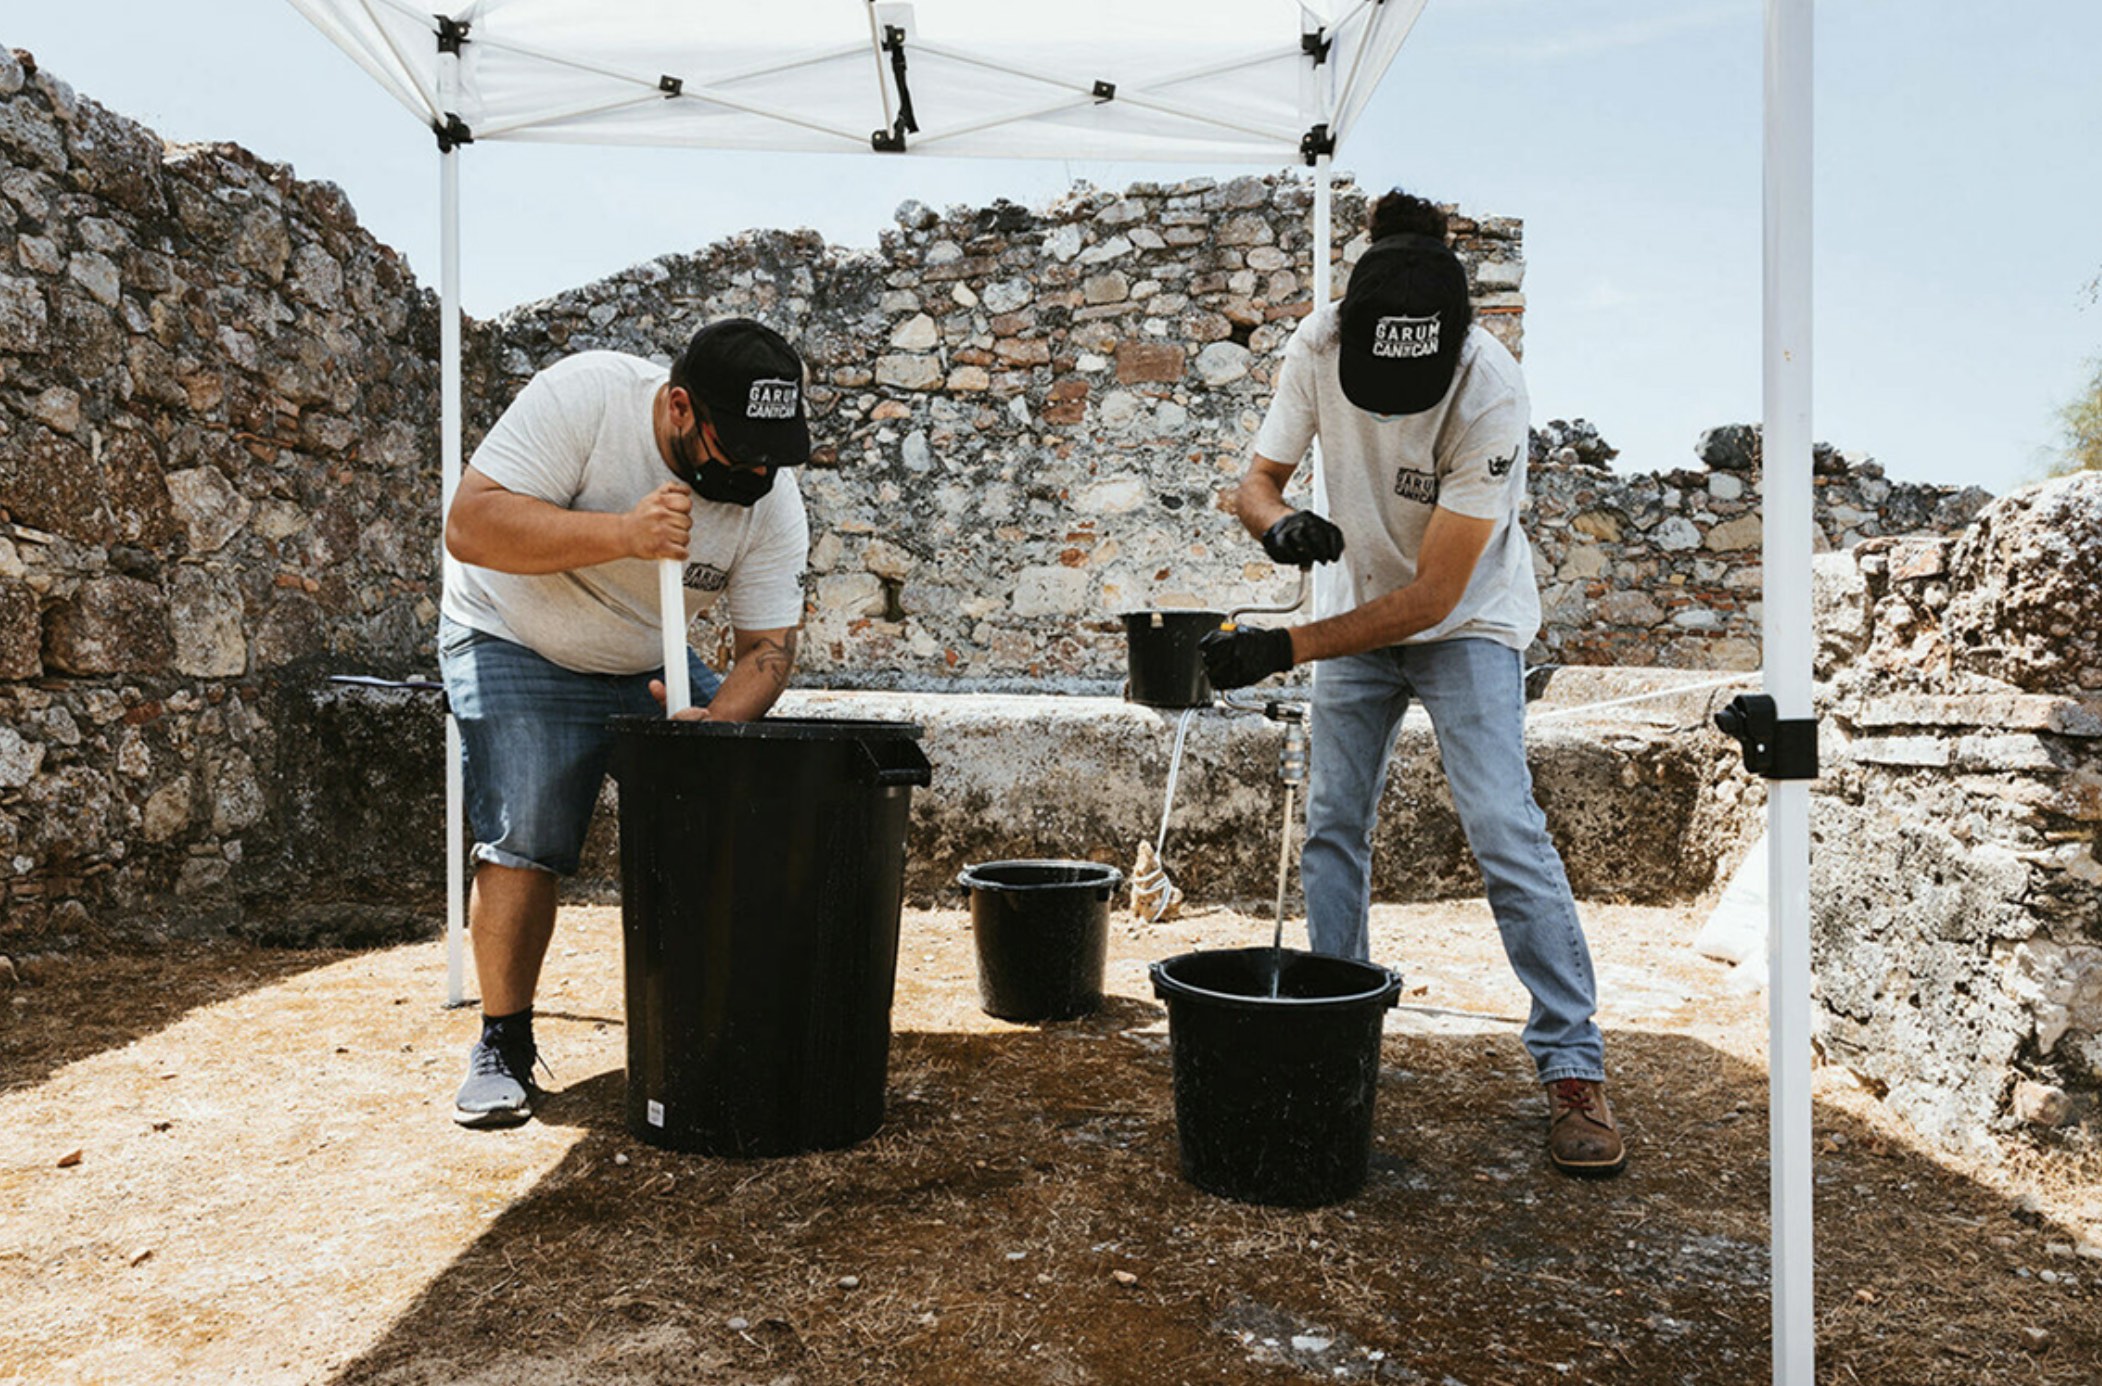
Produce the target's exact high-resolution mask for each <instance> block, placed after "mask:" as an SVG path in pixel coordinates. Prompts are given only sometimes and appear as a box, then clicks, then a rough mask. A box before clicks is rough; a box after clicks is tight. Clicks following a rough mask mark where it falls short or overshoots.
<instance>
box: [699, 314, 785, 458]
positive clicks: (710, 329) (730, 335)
mask: <svg viewBox="0 0 2102 1386" xmlns="http://www.w3.org/2000/svg"><path fill="white" fill-rule="evenodd" d="M671 383H672V384H674V385H677V386H678V387H679V388H680V389H682V390H684V391H686V393H687V394H689V395H691V396H692V397H693V399H694V402H695V403H696V404H699V405H701V406H702V407H703V408H705V409H706V410H707V411H708V419H709V422H711V423H713V424H714V425H715V432H716V436H717V437H719V438H721V439H722V443H723V451H724V452H726V453H728V454H729V457H730V461H731V462H732V463H734V464H735V465H737V466H740V467H799V466H801V465H802V464H803V463H805V462H808V461H809V460H810V423H809V420H808V418H807V417H806V416H805V414H804V412H803V358H802V357H801V356H799V355H797V354H796V349H795V348H794V347H792V346H790V345H789V344H788V339H787V338H785V337H783V336H782V335H781V334H780V333H778V332H776V331H774V329H772V328H771V327H768V326H767V325H766V324H764V323H761V322H755V321H753V320H752V319H751V318H724V319H723V320H722V321H720V322H711V323H709V324H708V325H707V326H706V327H703V328H702V329H701V330H700V331H698V332H696V333H694V334H693V338H692V340H691V341H689V342H687V343H686V349H685V350H684V351H682V352H680V353H679V359H678V360H676V361H674V362H672V368H671Z"/></svg>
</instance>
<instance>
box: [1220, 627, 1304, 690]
mask: <svg viewBox="0 0 2102 1386" xmlns="http://www.w3.org/2000/svg"><path fill="white" fill-rule="evenodd" d="M1197 649H1198V652H1199V653H1201V654H1202V655H1203V656H1204V672H1205V674H1206V676H1208V677H1209V678H1210V679H1211V681H1212V687H1213V688H1217V689H1227V688H1239V687H1241V686H1242V685H1244V684H1250V683H1256V682H1259V681H1260V680H1263V679H1266V678H1269V677H1270V676H1271V675H1272V674H1282V673H1283V672H1284V671H1285V670H1287V669H1289V668H1291V667H1292V632H1291V631H1290V630H1289V629H1288V628H1286V627H1284V626H1272V627H1260V626H1244V627H1242V628H1241V629H1240V630H1214V631H1207V632H1205V636H1204V638H1203V639H1202V640H1199V641H1198V642H1197Z"/></svg>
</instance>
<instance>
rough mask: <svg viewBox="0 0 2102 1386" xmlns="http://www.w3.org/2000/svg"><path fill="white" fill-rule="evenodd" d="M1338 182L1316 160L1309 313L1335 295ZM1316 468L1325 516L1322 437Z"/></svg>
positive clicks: (1319, 509)
mask: <svg viewBox="0 0 2102 1386" xmlns="http://www.w3.org/2000/svg"><path fill="white" fill-rule="evenodd" d="M1335 183H1336V176H1335V170H1334V168H1333V167H1331V165H1330V161H1329V156H1328V155H1326V154H1319V155H1316V156H1315V157H1314V305H1313V308H1312V309H1311V310H1310V311H1312V312H1316V313H1318V312H1320V311H1321V310H1322V309H1323V308H1326V307H1327V306H1328V304H1329V300H1330V299H1331V298H1332V297H1334V295H1335V278H1336V276H1335V271H1334V269H1333V268H1331V267H1330V265H1329V256H1330V253H1331V250H1332V247H1333V246H1334V244H1335V239H1336V228H1335V190H1336V188H1335ZM1279 460H1282V459H1279ZM1313 466H1314V513H1315V514H1317V515H1326V514H1328V473H1327V471H1326V469H1324V468H1323V467H1322V465H1321V440H1320V439H1319V438H1316V439H1315V440H1314V445H1313ZM1333 566H1334V565H1332V564H1322V565H1318V566H1316V568H1315V570H1314V592H1315V597H1314V611H1315V612H1316V613H1317V614H1318V613H1320V612H1323V611H1328V610H1331V609H1332V608H1331V607H1330V606H1329V604H1328V603H1326V602H1324V601H1322V600H1321V595H1320V594H1321V586H1322V583H1323V581H1324V579H1325V576H1326V573H1325V570H1326V569H1327V568H1329V567H1333ZM1309 677H1312V678H1317V679H1318V678H1320V677H1321V670H1320V667H1319V666H1318V665H1316V666H1315V668H1314V670H1313V671H1312V673H1311V674H1310V676H1309Z"/></svg>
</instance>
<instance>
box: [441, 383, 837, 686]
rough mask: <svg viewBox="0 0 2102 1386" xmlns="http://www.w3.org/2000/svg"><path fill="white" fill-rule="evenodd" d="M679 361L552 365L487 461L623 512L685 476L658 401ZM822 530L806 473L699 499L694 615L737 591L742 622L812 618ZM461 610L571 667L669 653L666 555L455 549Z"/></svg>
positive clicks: (518, 478) (631, 667) (575, 504)
mask: <svg viewBox="0 0 2102 1386" xmlns="http://www.w3.org/2000/svg"><path fill="white" fill-rule="evenodd" d="M666 375H667V372H666V370H665V368H664V367H663V366H659V365H654V364H652V363H651V362H649V361H645V360H643V359H642V358H640V357H637V356H628V355H625V354H623V353H621V352H615V351H587V352H583V353H580V354H578V355H576V356H572V357H569V358H568V359H566V360H563V361H558V362H556V363H555V364H554V365H552V366H549V367H548V368H547V369H546V370H544V371H541V372H540V373H539V374H538V375H536V376H534V377H533V378H532V379H531V380H530V381H528V382H526V387H525V388H524V389H523V390H521V391H519V393H518V398H517V399H515V400H513V401H512V402H511V407H510V408H508V409H506V410H505V411H504V413H503V417H502V418H500V419H498V420H497V421H496V426H495V427H494V428H492V429H490V430H489V434H488V436H487V437H486V438H484V439H483V440H482V445H481V446H480V447H479V448H476V449H475V453H474V467H475V470H476V471H478V472H480V473H482V475H484V476H486V477H488V478H489V479H490V480H491V481H493V482H495V483H496V484H497V485H499V486H501V487H503V488H504V489H505V490H506V491H512V492H516V493H517V494H519V495H524V496H533V497H535V498H537V499H539V500H544V501H547V502H549V503H551V504H554V505H559V506H561V507H562V508H563V509H565V510H589V511H596V512H599V513H602V514H621V513H625V512H626V511H629V510H632V509H633V508H634V507H635V505H636V504H637V503H638V502H640V501H641V500H642V498H643V497H644V496H647V495H648V494H649V493H650V492H652V491H654V490H656V489H657V488H658V487H659V486H662V485H663V484H664V483H665V482H667V481H673V480H676V479H677V478H675V477H674V476H673V474H672V472H671V470H670V468H668V467H666V466H665V464H664V458H663V454H661V453H660V452H658V450H657V437H656V432H655V429H654V427H653V424H652V418H653V414H652V407H653V405H654V404H655V401H656V397H657V387H658V386H660V385H663V384H664V383H665V380H666ZM809 549H810V528H809V524H808V522H807V521H806V520H805V518H804V515H803V495H802V492H801V491H799V490H798V489H797V488H796V476H795V473H794V472H793V471H790V470H786V469H784V470H781V471H779V472H777V473H776V474H775V476H774V488H773V490H771V491H769V492H768V493H767V494H766V495H765V496H763V497H761V498H760V500H759V503H758V504H756V505H753V506H750V507H746V506H741V505H732V504H730V503H728V502H724V501H709V500H703V499H701V498H700V497H699V496H698V495H697V496H695V497H694V499H693V534H692V538H691V539H690V540H689V544H688V549H687V557H686V574H685V588H686V619H687V620H689V621H691V620H692V619H693V618H694V617H695V616H697V615H699V614H700V613H701V612H704V611H706V610H708V609H709V608H710V607H712V606H713V605H714V604H715V600H716V598H717V597H718V596H720V597H722V598H723V601H724V603H725V607H726V609H727V611H728V614H729V617H730V624H731V625H732V626H733V627H735V628H736V629H738V630H779V629H782V628H785V627H790V626H796V625H800V624H801V623H802V619H803V565H804V561H805V558H806V557H807V555H808V553H809ZM444 611H445V614H446V615H447V616H450V617H451V618H452V619H453V620H455V621H458V622H460V623H461V624H462V625H466V626H471V627H473V628H474V629H476V630H479V631H485V632H487V633H488V634H490V635H495V636H499V637H501V638H503V639H505V640H510V641H513V642H515V643H517V644H520V645H524V646H525V647H526V648H528V649H530V650H533V651H534V652H536V653H537V654H539V655H541V656H542V657H544V658H546V659H549V660H552V661H553V662H554V663H556V664H559V665H561V666H562V667H563V668H565V669H573V670H576V671H577V672H578V673H585V674H637V673H641V672H643V671H644V670H646V669H654V668H656V667H657V666H658V665H660V664H662V663H663V662H664V646H663V637H662V635H661V633H660V632H661V624H662V623H661V619H660V608H659V606H658V600H657V564H656V562H655V561H654V560H651V559H642V558H621V559H615V560H614V561H613V562H610V563H599V564H595V565H593V566H591V567H588V568H577V569H574V570H572V571H570V572H566V573H545V574H521V573H500V572H497V571H495V570H494V569H491V568H478V567H476V566H474V565H473V564H469V563H461V562H458V561H449V562H447V564H446V565H445V599H444Z"/></svg>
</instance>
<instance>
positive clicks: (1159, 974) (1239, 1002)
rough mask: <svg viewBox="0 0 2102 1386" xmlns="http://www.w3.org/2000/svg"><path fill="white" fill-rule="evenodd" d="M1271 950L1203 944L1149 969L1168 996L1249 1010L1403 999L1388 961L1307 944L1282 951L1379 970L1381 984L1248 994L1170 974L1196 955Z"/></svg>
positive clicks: (1398, 976)
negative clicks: (1339, 990)
mask: <svg viewBox="0 0 2102 1386" xmlns="http://www.w3.org/2000/svg"><path fill="white" fill-rule="evenodd" d="M1270 951H1271V950H1270V949H1269V948H1267V947H1262V946H1257V947H1254V948H1199V949H1196V950H1194V951H1192V952H1188V953H1177V954H1176V955H1175V956H1174V957H1172V958H1162V959H1160V960H1159V961H1158V962H1155V963H1154V964H1152V966H1151V967H1150V968H1149V969H1148V971H1149V972H1150V973H1151V974H1152V977H1153V989H1154V992H1155V994H1157V995H1161V996H1166V995H1167V994H1169V993H1171V992H1172V993H1173V994H1175V995H1177V996H1183V997H1191V998H1196V999H1201V1000H1203V1001H1205V1002H1207V1003H1209V1004H1213V1005H1220V1006H1229V1007H1238V1008H1241V1009H1245V1010H1264V1011H1268V1010H1274V1009H1276V1008H1278V1007H1284V1008H1286V1009H1295V1008H1296V1009H1306V1008H1312V1007H1323V1006H1353V1005H1362V1004H1365V1003H1367V1002H1377V1003H1378V1004H1379V1005H1381V1006H1382V1007H1387V1006H1392V1005H1394V1004H1395V1003H1396V1002H1398V1001H1399V1000H1400V999H1401V974H1400V973H1399V972H1396V971H1395V970H1394V969H1393V968H1391V967H1388V966H1387V965H1386V964H1384V963H1376V962H1359V961H1358V960H1357V959H1356V958H1339V957H1336V956H1335V955H1333V954H1330V953H1314V952H1310V951H1308V950H1307V949H1304V948H1286V949H1283V950H1281V951H1282V952H1283V954H1284V956H1285V957H1286V958H1288V959H1289V958H1320V959H1322V960H1323V961H1325V962H1332V963H1342V964H1345V965H1346V966H1350V967H1357V968H1363V969H1365V970H1366V971H1367V972H1368V973H1377V974H1379V977H1380V981H1379V983H1378V985H1376V986H1371V987H1368V988H1366V989H1365V990H1364V991H1360V992H1350V993H1347V994H1345V995H1342V996H1246V995H1243V994H1241V993H1239V992H1231V991H1213V990H1212V989H1211V988H1209V987H1200V986H1195V985H1192V984H1191V983H1189V982H1186V981H1184V980H1183V979H1182V978H1180V977H1174V976H1170V975H1169V971H1168V970H1169V969H1170V968H1172V967H1174V966H1175V964H1177V963H1181V962H1188V961H1189V960H1190V959H1192V958H1216V957H1219V956H1220V955H1222V954H1229V953H1238V954H1244V955H1245V954H1255V953H1265V954H1266V953H1269V952H1270Z"/></svg>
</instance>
